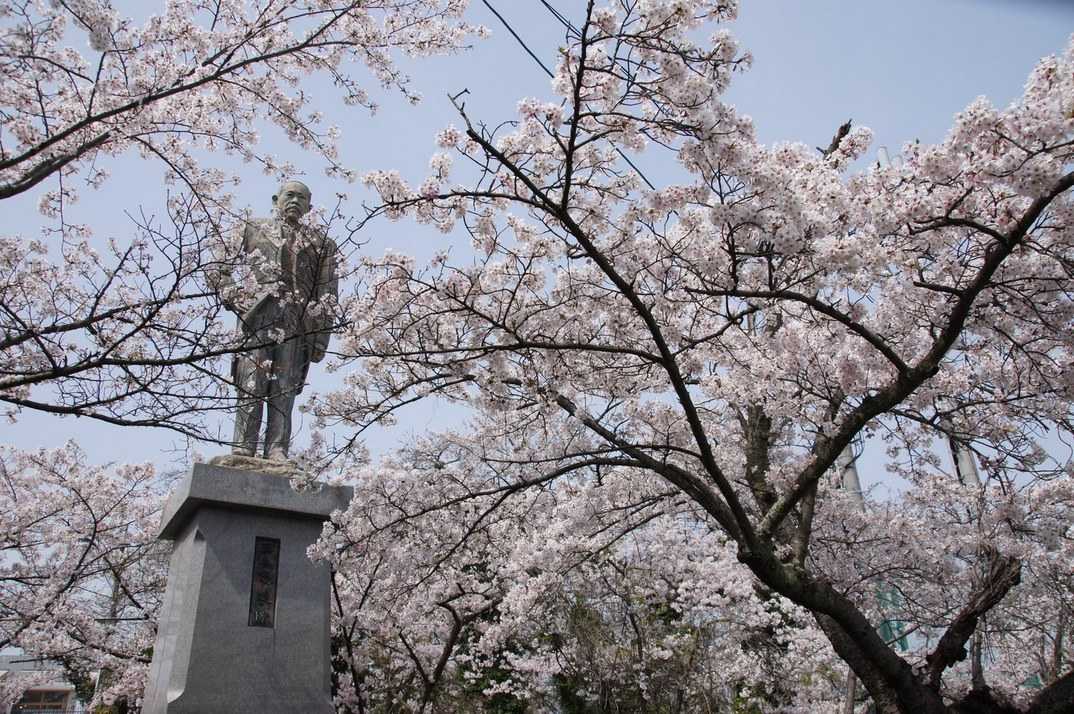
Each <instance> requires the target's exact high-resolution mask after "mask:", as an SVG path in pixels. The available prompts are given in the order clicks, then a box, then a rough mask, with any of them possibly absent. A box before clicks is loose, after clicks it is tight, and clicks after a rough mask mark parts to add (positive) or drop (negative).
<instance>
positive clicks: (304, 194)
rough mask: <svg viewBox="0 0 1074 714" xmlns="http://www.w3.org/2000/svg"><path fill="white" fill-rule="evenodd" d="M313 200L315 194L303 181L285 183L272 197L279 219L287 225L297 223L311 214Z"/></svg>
mask: <svg viewBox="0 0 1074 714" xmlns="http://www.w3.org/2000/svg"><path fill="white" fill-rule="evenodd" d="M312 198H313V194H312V193H310V189H309V186H307V185H306V184H304V183H302V182H301V181H285V182H284V183H283V185H282V186H280V190H279V191H278V192H277V193H276V195H275V196H273V197H272V206H273V208H274V209H275V210H276V215H277V216H278V217H279V218H281V219H282V220H284V221H286V222H287V223H297V222H298V219H300V218H302V216H304V215H306V214H307V213H308V212H309V210H310V201H311V200H312Z"/></svg>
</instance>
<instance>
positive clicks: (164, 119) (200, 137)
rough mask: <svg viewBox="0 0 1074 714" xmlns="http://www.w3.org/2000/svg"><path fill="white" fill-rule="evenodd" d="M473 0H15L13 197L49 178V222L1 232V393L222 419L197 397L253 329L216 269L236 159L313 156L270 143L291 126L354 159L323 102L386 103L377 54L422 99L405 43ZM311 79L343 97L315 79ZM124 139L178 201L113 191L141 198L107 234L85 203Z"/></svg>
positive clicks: (104, 413) (459, 33)
mask: <svg viewBox="0 0 1074 714" xmlns="http://www.w3.org/2000/svg"><path fill="white" fill-rule="evenodd" d="M465 5H466V2H465V0H362V1H361V2H358V1H352V2H343V3H339V2H324V1H322V0H280V1H277V0H271V1H260V2H245V1H243V0H180V1H177V2H168V3H166V4H164V5H163V9H162V11H161V12H160V13H159V14H153V15H149V16H148V17H147V18H145V19H144V20H143V21H138V20H135V19H133V18H130V17H124V16H123V15H122V14H121V13H120V12H119V11H118V10H117V9H116V8H114V7H113V4H112V3H111V2H110V0H56V1H54V2H45V1H44V0H3V2H0V22H2V23H3V25H2V28H3V29H2V30H0V200H4V199H12V198H14V197H17V196H19V195H21V194H25V193H26V192H28V191H30V190H31V189H37V190H39V191H40V187H49V186H51V188H49V189H48V190H46V191H44V192H43V193H42V194H41V196H40V201H39V208H40V210H41V212H42V213H43V214H44V216H45V218H46V219H47V221H48V223H47V226H48V229H47V230H46V235H45V236H43V237H41V238H40V239H35V238H34V237H32V236H24V235H4V236H2V237H0V328H2V332H0V350H2V352H0V356H2V359H0V362H2V363H3V365H4V366H3V368H2V369H0V400H3V402H4V403H5V404H6V405H8V407H9V409H10V411H11V413H15V412H17V411H18V410H23V409H36V410H41V411H45V412H49V413H57V414H74V415H79V416H88V417H92V418H96V419H102V420H105V421H108V422H111V423H117V424H122V425H160V426H165V427H168V428H172V429H175V430H178V431H180V432H184V433H188V434H192V435H198V436H207V435H211V433H209V432H207V431H206V430H205V428H204V423H203V422H202V421H200V419H199V416H200V415H201V414H203V413H204V412H205V411H206V410H212V409H219V408H226V407H228V406H230V405H229V404H228V399H227V395H228V389H227V387H226V385H223V386H222V385H221V384H220V382H219V381H218V380H216V379H214V378H213V375H214V374H221V373H226V372H227V370H226V368H224V369H221V368H220V367H221V360H220V359H219V357H220V355H222V354H226V353H228V352H233V351H234V350H235V349H236V348H237V342H236V340H235V339H234V338H233V336H232V335H230V334H229V333H230V325H228V326H227V327H226V328H225V327H224V326H222V322H221V320H219V319H218V318H219V317H220V304H219V301H218V300H217V299H216V297H215V290H214V289H213V286H212V284H211V282H210V281H207V279H206V278H207V275H210V276H211V274H212V273H213V271H216V272H220V271H221V270H226V269H228V268H230V267H231V266H230V264H229V263H228V261H229V260H230V259H231V257H232V256H231V254H230V253H229V252H228V251H227V250H223V249H222V246H221V245H220V243H221V238H222V237H228V236H230V235H232V234H233V233H234V231H235V227H236V223H237V221H239V220H241V219H242V216H241V215H239V213H238V211H236V210H234V208H233V205H232V199H231V195H230V189H231V188H232V187H234V186H235V185H236V183H237V181H238V179H237V173H236V172H235V170H234V169H235V165H236V164H238V165H241V164H242V163H243V162H244V163H247V164H252V165H255V166H258V167H259V168H260V169H262V170H263V171H265V172H267V173H269V174H272V175H277V176H281V177H282V176H286V175H295V174H297V170H296V168H295V167H294V166H291V165H289V164H288V163H286V162H284V161H282V160H281V159H279V158H277V157H276V156H275V155H274V153H273V152H272V151H271V147H265V146H262V145H261V144H260V143H259V135H260V133H261V132H264V131H275V132H278V133H280V134H282V135H284V136H286V137H287V139H289V140H290V141H291V142H293V143H294V144H295V145H296V146H297V147H299V148H301V149H302V150H304V151H305V152H307V153H308V154H311V155H313V156H314V157H316V160H317V161H319V162H320V163H321V164H322V166H323V169H324V170H325V172H326V173H327V174H328V175H329V176H332V177H337V178H343V179H347V180H349V179H351V178H353V176H354V171H353V169H350V168H346V167H344V166H342V165H341V164H340V163H339V160H338V150H339V149H338V147H339V140H340V137H341V131H340V129H339V128H338V127H336V126H331V125H328V123H327V122H326V120H325V118H324V116H323V115H322V113H321V112H320V111H319V110H318V106H315V101H316V104H318V105H319V104H322V103H324V102H327V101H329V100H330V99H331V100H335V99H341V100H342V101H343V102H344V103H346V104H348V105H353V106H356V107H365V108H367V109H370V110H372V109H374V108H375V105H374V102H373V100H372V99H371V97H370V95H369V93H368V92H367V90H366V89H365V88H364V85H365V84H366V80H365V78H364V77H363V76H362V75H363V73H362V70H363V69H364V73H365V76H367V77H369V80H370V81H372V82H373V83H376V84H379V85H382V86H386V87H394V88H396V89H398V90H399V91H401V92H403V93H404V94H405V95H407V96H409V97H411V98H412V99H414V100H416V99H417V97H416V96H414V95H413V93H411V92H410V90H409V89H408V79H407V77H406V76H405V74H403V73H402V72H401V71H400V70H399V69H398V67H397V66H396V64H395V62H394V59H393V58H394V57H395V56H397V55H398V54H406V55H411V56H416V55H430V54H437V53H443V52H450V51H453V50H456V49H458V48H460V47H461V46H462V45H463V43H464V42H465V41H466V38H467V35H468V34H469V33H470V32H471V29H472V28H469V27H468V26H467V25H465V24H463V23H462V22H461V21H460V20H459V19H458V18H459V15H460V13H461V12H462V10H463V9H464V8H465ZM82 43H85V45H87V47H86V48H85V49H79V48H78V47H77V45H79V44H82ZM311 79H313V80H317V81H322V82H323V83H324V84H325V86H326V87H327V86H331V87H332V92H333V96H332V97H328V96H326V95H325V94H324V93H319V95H318V96H316V98H315V93H313V92H310V91H309V90H308V87H305V90H304V87H303V85H304V83H306V82H308V81H310V80H311ZM128 153H130V154H136V155H137V156H138V157H140V158H141V159H142V160H143V162H144V165H145V166H146V167H148V166H152V165H156V166H158V167H159V169H160V176H161V178H162V184H165V185H166V186H167V190H168V194H167V196H165V195H164V191H163V188H164V186H163V185H162V196H161V198H162V199H166V202H167V211H166V213H165V214H163V215H156V214H153V213H151V214H150V215H138V212H137V209H136V207H134V206H122V207H117V210H128V211H131V212H133V213H134V214H135V218H134V221H133V225H132V226H131V228H132V233H133V238H131V239H124V240H117V241H112V242H105V241H104V240H103V238H100V237H99V238H98V240H96V241H93V240H91V234H92V227H91V226H86V225H79V224H77V223H75V222H74V221H73V219H72V217H71V215H70V214H71V211H70V210H69V207H70V206H71V204H72V203H73V202H75V201H76V200H77V199H78V197H79V194H80V193H81V192H84V191H85V190H90V191H92V190H93V189H95V188H96V187H98V186H100V185H101V184H102V183H103V182H105V181H106V180H107V179H108V175H109V164H110V160H111V159H115V158H116V157H119V156H121V155H123V154H128ZM221 159H222V161H221ZM238 160H241V161H238ZM223 162H227V163H228V164H231V166H230V168H228V169H225V168H223V167H222V166H223ZM142 170H148V169H142ZM147 175H151V174H147ZM49 234H51V235H49ZM341 240H342V237H341ZM225 242H226V241H225ZM223 322H225V323H230V322H231V320H230V319H227V320H224V321H223Z"/></svg>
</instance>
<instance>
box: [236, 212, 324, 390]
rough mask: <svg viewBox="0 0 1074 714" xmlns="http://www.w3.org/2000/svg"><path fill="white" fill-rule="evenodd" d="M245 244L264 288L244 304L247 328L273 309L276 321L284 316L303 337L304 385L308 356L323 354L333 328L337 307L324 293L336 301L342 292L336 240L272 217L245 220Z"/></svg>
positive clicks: (288, 329)
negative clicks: (332, 306) (247, 303)
mask: <svg viewBox="0 0 1074 714" xmlns="http://www.w3.org/2000/svg"><path fill="white" fill-rule="evenodd" d="M288 234H290V235H288ZM242 250H243V252H244V253H245V254H246V255H247V256H249V258H250V259H251V267H252V269H253V273H254V277H255V278H256V279H257V282H258V284H259V285H260V286H262V287H263V288H264V290H263V291H262V292H261V293H260V294H259V296H258V297H257V298H256V299H255V300H254V301H253V303H252V304H250V305H243V306H240V308H239V313H240V320H241V321H242V324H243V329H245V330H247V331H251V332H252V331H256V330H257V329H259V326H263V325H264V324H265V320H264V316H265V315H266V313H269V312H271V313H272V314H273V315H274V316H275V317H274V318H273V319H274V320H276V321H277V322H279V321H280V318H281V317H282V318H283V324H282V325H279V326H280V327H283V329H284V331H285V333H286V334H287V336H288V337H293V338H295V339H298V340H300V341H301V345H302V350H301V354H302V357H303V359H302V361H301V364H300V365H296V367H297V368H299V369H300V370H301V372H300V375H299V379H298V382H297V385H296V386H297V387H298V388H299V390H301V387H302V384H303V382H305V377H306V372H307V371H308V370H309V365H310V362H320V361H321V360H322V359H323V358H324V355H325V352H326V351H327V349H328V341H329V338H330V337H331V334H332V333H331V329H332V323H333V315H334V313H333V310H332V309H331V305H330V304H325V298H326V297H328V296H331V301H332V302H334V301H335V299H336V298H337V297H338V293H339V278H338V276H337V273H336V250H337V248H336V244H335V243H334V242H333V241H332V239H330V238H328V236H326V235H324V234H320V233H317V232H316V231H313V230H310V229H309V228H306V227H304V226H300V227H298V228H297V229H293V230H292V229H287V230H285V227H284V225H283V224H282V223H281V222H280V221H277V220H274V219H271V218H268V219H254V220H251V221H248V222H247V223H246V225H245V227H244V228H243V235H242ZM237 362H238V360H236V363H237ZM234 368H236V369H237V364H236V365H235V367H234Z"/></svg>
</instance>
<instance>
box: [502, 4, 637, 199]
mask: <svg viewBox="0 0 1074 714" xmlns="http://www.w3.org/2000/svg"><path fill="white" fill-rule="evenodd" d="M481 2H483V3H484V4H485V7H487V8H488V9H489V11H490V12H491V13H492V14H493V15H495V16H496V19H497V20H499V21H500V23H502V24H503V26H504V27H506V28H507V31H508V32H510V33H511V36H512V37H514V38H515V40H516V41H517V42H518V44H519V45H521V46H522V49H523V50H525V51H526V54H528V55H529V56H530V57H532V58H533V61H534V62H536V63H537V64H538V65H539V66H540V67H541V69H543V70H544V72H545V74H547V75H548V76H549V77H553V76H555V75H553V74H552V70H550V69H548V66H547V65H546V64H545V63H544V62H542V61H541V58H540V57H538V56H537V55H536V53H534V51H533V50H531V49H530V48H529V45H527V44H526V42H525V40H523V39H522V38H521V37H520V36H519V34H518V33H517V32H515V28H513V27H511V24H510V23H509V22H507V20H506V19H504V16H503V15H501V14H500V13H499V12H498V11H497V10H496V8H494V7H493V6H492V3H490V2H489V0H481ZM540 2H541V4H542V5H544V6H545V8H546V9H547V10H548V11H549V12H551V13H552V15H553V16H554V17H555V18H556V19H557V20H559V22H560V23H562V24H563V26H564V27H566V28H567V29H568V30H569V31H571V32H573V33H574V34H575V35H576V36H577V35H579V34H580V33H579V32H578V30H577V29H575V27H574V25H572V24H571V23H570V21H568V20H567V19H566V18H565V17H563V16H562V15H561V14H560V13H559V11H558V10H556V9H555V8H553V7H552V6H551V5H549V4H548V3H547V2H544V0H540ZM612 148H613V149H615V153H617V154H619V157H620V158H621V159H622V160H623V161H625V162H627V165H628V166H630V168H632V169H634V173H636V174H637V175H638V176H639V177H640V178H641V180H642V181H644V182H645V185H646V186H648V187H649V188H650V189H652V190H653V191H655V190H656V186H654V185H653V183H652V181H650V180H649V179H648V178H646V176H645V174H643V173H642V172H641V169H639V168H638V167H637V166H636V165H635V164H634V162H633V161H631V160H630V158H629V157H628V156H627V155H626V154H624V153H623V152H622V150H620V149H619V147H618V146H613V147H612Z"/></svg>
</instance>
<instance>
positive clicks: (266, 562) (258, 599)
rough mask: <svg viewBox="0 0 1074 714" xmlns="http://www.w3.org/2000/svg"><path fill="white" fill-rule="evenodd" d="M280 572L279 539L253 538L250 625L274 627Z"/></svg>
mask: <svg viewBox="0 0 1074 714" xmlns="http://www.w3.org/2000/svg"><path fill="white" fill-rule="evenodd" d="M279 574H280V540H279V539H278V538H261V537H260V536H258V537H257V538H255V539H254V574H253V578H252V579H251V581H250V620H249V623H248V624H249V626H250V627H275V625H276V579H277V578H278V577H279Z"/></svg>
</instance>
